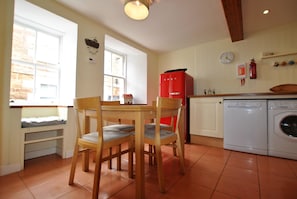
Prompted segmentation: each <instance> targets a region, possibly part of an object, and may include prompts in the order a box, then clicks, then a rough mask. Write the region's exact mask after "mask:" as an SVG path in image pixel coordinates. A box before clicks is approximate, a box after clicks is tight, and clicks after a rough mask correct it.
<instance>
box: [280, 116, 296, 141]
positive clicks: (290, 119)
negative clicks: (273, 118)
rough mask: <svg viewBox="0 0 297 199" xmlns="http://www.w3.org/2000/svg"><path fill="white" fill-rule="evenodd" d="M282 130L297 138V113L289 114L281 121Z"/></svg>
mask: <svg viewBox="0 0 297 199" xmlns="http://www.w3.org/2000/svg"><path fill="white" fill-rule="evenodd" d="M280 128H281V130H282V132H283V133H284V134H285V135H287V136H289V137H294V138H297V115H288V116H286V117H284V118H283V119H282V120H281V121H280Z"/></svg>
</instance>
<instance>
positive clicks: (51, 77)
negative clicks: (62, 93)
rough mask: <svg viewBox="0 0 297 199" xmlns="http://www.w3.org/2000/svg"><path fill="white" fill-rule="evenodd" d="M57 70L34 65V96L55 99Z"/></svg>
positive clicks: (57, 80) (57, 84)
mask: <svg viewBox="0 0 297 199" xmlns="http://www.w3.org/2000/svg"><path fill="white" fill-rule="evenodd" d="M58 86H59V70H58V69H57V68H51V67H47V66H37V67H36V97H37V98H38V99H57V97H58V96H57V89H58Z"/></svg>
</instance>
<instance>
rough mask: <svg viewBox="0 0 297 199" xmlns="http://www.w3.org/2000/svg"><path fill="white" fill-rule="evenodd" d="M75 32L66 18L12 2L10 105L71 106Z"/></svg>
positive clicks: (20, 2) (73, 92) (17, 0)
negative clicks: (13, 4) (13, 5)
mask: <svg viewBox="0 0 297 199" xmlns="http://www.w3.org/2000/svg"><path fill="white" fill-rule="evenodd" d="M41 16H42V17H41ZM77 29H78V26H77V24H76V23H73V22H72V21H69V20H68V19H65V18H63V17H60V16H58V15H56V14H54V13H51V12H49V11H47V10H45V9H42V8H40V7H38V6H36V5H34V4H31V3H29V2H27V1H23V0H15V7H14V26H13V42H12V53H11V55H12V56H11V78H10V84H11V85H10V103H9V105H10V106H19V105H21V106H23V105H33V106H34V105H70V106H71V105H72V104H73V98H74V96H75V85H76V83H75V80H76V55H77Z"/></svg>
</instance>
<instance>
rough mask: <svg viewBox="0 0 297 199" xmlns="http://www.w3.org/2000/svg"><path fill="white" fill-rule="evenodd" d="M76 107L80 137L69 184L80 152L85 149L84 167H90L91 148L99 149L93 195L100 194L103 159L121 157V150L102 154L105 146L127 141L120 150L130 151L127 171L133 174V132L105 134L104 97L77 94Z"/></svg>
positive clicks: (107, 147) (108, 146)
mask: <svg viewBox="0 0 297 199" xmlns="http://www.w3.org/2000/svg"><path fill="white" fill-rule="evenodd" d="M74 111H75V115H76V127H77V139H76V142H75V148H74V154H73V157H72V164H71V170H70V177H69V182H68V183H69V185H72V184H73V183H74V175H75V169H76V164H77V158H78V154H79V152H80V151H81V152H83V170H84V171H88V170H89V168H88V167H89V164H88V163H89V158H88V155H89V150H94V151H96V155H95V171H94V182H93V192H92V198H93V199H95V198H98V194H99V185H100V176H101V175H100V174H101V163H103V161H106V160H110V159H111V158H114V157H118V154H112V155H111V156H110V155H108V156H106V157H104V156H103V150H105V149H109V148H111V147H113V146H118V145H119V144H123V143H128V146H129V147H128V149H127V150H125V151H120V152H119V153H120V154H124V153H129V163H128V173H129V177H131V178H132V175H133V173H132V172H133V150H132V149H133V136H132V134H129V133H122V132H119V131H114V132H112V131H110V132H108V134H105V133H104V131H103V125H102V123H103V120H102V114H101V98H100V97H89V98H76V99H74ZM94 122H96V125H95V126H96V130H95V131H94V132H91V130H90V129H91V127H92V125H94Z"/></svg>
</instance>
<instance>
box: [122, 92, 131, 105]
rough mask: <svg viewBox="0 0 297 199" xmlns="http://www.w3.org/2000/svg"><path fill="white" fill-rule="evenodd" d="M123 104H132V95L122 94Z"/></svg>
mask: <svg viewBox="0 0 297 199" xmlns="http://www.w3.org/2000/svg"><path fill="white" fill-rule="evenodd" d="M123 98H124V104H133V95H132V94H124V95H123Z"/></svg>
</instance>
